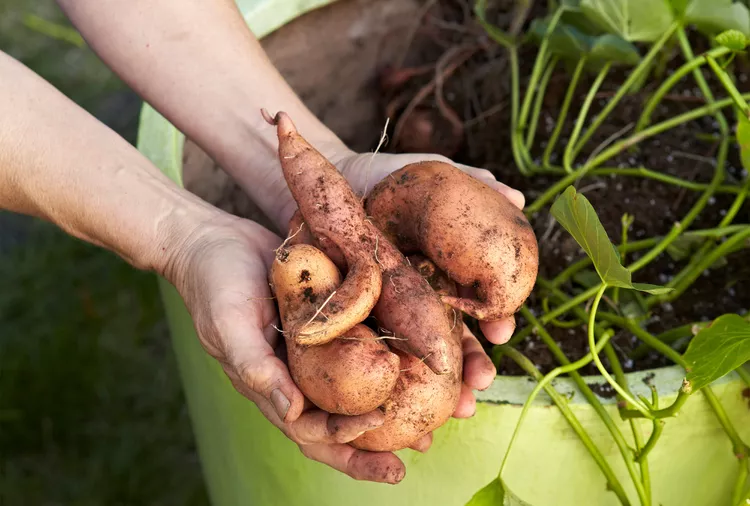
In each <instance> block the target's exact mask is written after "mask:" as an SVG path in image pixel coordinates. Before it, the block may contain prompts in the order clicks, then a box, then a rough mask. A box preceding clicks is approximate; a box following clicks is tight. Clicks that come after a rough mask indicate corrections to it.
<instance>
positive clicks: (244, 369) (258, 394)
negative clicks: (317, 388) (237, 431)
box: [225, 327, 305, 423]
mask: <svg viewBox="0 0 750 506" xmlns="http://www.w3.org/2000/svg"><path fill="white" fill-rule="evenodd" d="M269 329H270V330H267V329H266V330H264V331H261V330H260V329H257V328H256V329H253V330H252V331H251V332H250V334H251V335H247V331H245V332H243V333H242V334H244V335H242V334H239V335H238V336H237V337H238V338H237V339H234V340H233V342H234V343H242V344H241V345H240V346H234V347H233V348H232V351H231V353H230V354H229V356H228V357H227V359H226V362H225V370H226V372H227V374H228V375H229V376H230V379H231V380H232V383H234V384H235V386H236V387H237V386H240V385H241V386H242V387H243V388H238V390H239V391H240V393H242V394H243V395H245V396H246V397H248V398H250V400H252V401H253V402H255V403H256V404H260V403H262V404H266V406H260V405H259V406H258V407H259V408H261V410H262V411H263V412H264V413H266V416H269V415H270V413H268V408H272V410H273V412H274V413H275V415H276V416H278V419H279V421H281V422H283V423H289V422H293V421H295V420H296V419H297V418H299V416H300V415H301V414H302V411H303V409H304V404H305V397H304V395H303V394H302V392H301V391H300V389H299V388H297V385H296V384H295V383H294V381H293V380H292V377H291V376H290V374H289V369H288V367H287V365H286V364H285V363H284V362H283V361H282V360H281V359H280V358H279V357H277V356H276V354H275V353H274V350H273V348H271V345H270V344H268V341H267V340H266V337H265V336H264V335H263V334H264V332H269V333H270V332H276V330H275V329H274V328H273V327H269ZM252 334H256V335H255V336H253V335H252ZM282 346H283V344H282ZM238 384H239V385H238ZM247 391H249V392H251V393H252V394H254V395H252V396H249V395H247V393H249V392H247Z"/></svg>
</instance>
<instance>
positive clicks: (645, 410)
mask: <svg viewBox="0 0 750 506" xmlns="http://www.w3.org/2000/svg"><path fill="white" fill-rule="evenodd" d="M607 288H609V285H607V283H602V285H601V287H600V288H599V290H598V291H597V292H596V296H595V297H594V302H593V304H592V305H591V311H590V312H589V325H588V335H589V348H590V349H591V352H590V354H589V355H590V356H591V358H592V359H593V360H594V364H596V368H597V369H599V372H600V373H601V375H602V376H603V377H604V379H605V380H607V383H609V384H610V385H612V388H614V389H615V390H616V391H617V393H618V394H620V395H621V396H622V398H623V399H625V400H626V401H628V402H629V403H630V404H632V405H633V406H634V407H635V409H637V410H638V411H640V412H641V413H642V414H643V416H644V417H646V418H649V419H650V418H653V417H652V416H651V413H650V412H649V410H648V408H645V407H643V405H641V403H640V402H638V401H636V400H635V399H634V398H633V396H631V395H630V394H629V393H628V392H626V391H625V389H624V388H622V387H621V386H620V385H618V384H617V382H616V381H615V380H614V379H613V378H612V376H610V375H609V373H608V372H607V369H605V368H604V364H602V361H601V360H600V359H599V354H598V352H597V350H596V341H595V337H594V326H595V325H596V312H597V310H598V309H599V303H600V302H601V300H602V297H603V296H604V292H605V291H606V290H607Z"/></svg>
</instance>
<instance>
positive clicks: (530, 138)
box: [526, 56, 557, 152]
mask: <svg viewBox="0 0 750 506" xmlns="http://www.w3.org/2000/svg"><path fill="white" fill-rule="evenodd" d="M556 65H557V57H556V56H555V57H553V58H551V59H550V62H549V64H548V65H547V70H545V71H544V75H542V80H541V81H540V83H539V89H538V90H537V92H536V99H535V100H534V108H533V110H532V113H531V121H530V122H529V129H528V130H527V131H526V151H527V152H528V151H530V150H531V147H532V145H533V144H534V137H535V136H536V128H537V125H538V124H539V116H540V115H541V112H542V102H543V101H544V94H545V93H546V91H547V86H548V85H549V80H550V78H551V77H552V73H553V72H554V70H555V66H556Z"/></svg>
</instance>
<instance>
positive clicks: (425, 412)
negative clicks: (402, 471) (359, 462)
mask: <svg viewBox="0 0 750 506" xmlns="http://www.w3.org/2000/svg"><path fill="white" fill-rule="evenodd" d="M411 260H412V264H414V265H417V266H418V268H419V270H420V271H421V272H422V273H423V274H424V275H425V277H426V278H427V279H428V281H429V282H430V285H431V286H432V287H433V288H434V289H435V290H436V291H437V292H438V293H440V294H443V295H448V296H455V295H456V287H455V283H453V282H452V281H451V280H450V279H448V277H447V276H446V275H445V273H443V272H441V271H440V270H438V269H436V268H435V266H434V265H433V264H432V263H431V262H430V261H429V260H427V259H425V258H423V257H411ZM444 311H445V314H446V316H447V317H448V318H449V319H450V320H451V321H452V322H453V330H452V331H451V335H450V338H449V339H447V340H446V342H447V344H448V356H449V357H450V360H451V365H452V366H453V367H452V372H451V373H450V374H443V375H437V374H434V373H433V372H432V371H430V369H429V368H428V367H427V366H426V365H425V364H424V363H423V362H422V361H421V360H418V359H417V358H415V357H414V356H411V355H408V354H405V353H403V352H401V351H397V352H396V353H397V354H398V356H399V359H400V360H401V365H400V369H401V374H400V375H399V377H398V380H397V381H396V385H395V387H394V388H393V391H392V392H391V395H390V396H389V398H388V400H387V401H386V402H385V404H383V406H382V409H383V411H384V413H385V422H384V423H383V425H382V426H380V427H378V428H377V429H374V430H371V431H368V432H366V433H364V434H363V435H362V436H360V437H358V438H357V439H355V440H354V441H352V442H351V443H350V444H351V445H352V446H354V447H355V448H359V449H362V450H369V451H396V450H400V449H403V448H408V447H409V446H411V445H412V444H413V443H414V442H416V441H417V440H419V439H420V438H421V437H423V436H424V435H426V434H428V433H429V432H432V431H433V430H435V429H437V428H438V427H440V426H441V425H443V424H444V423H445V422H447V421H448V420H449V419H450V417H451V416H452V415H453V413H454V411H455V410H456V405H457V404H458V398H459V396H460V394H461V379H462V374H463V355H462V352H461V336H462V333H463V321H462V316H461V315H460V313H459V312H458V311H455V310H454V309H453V308H452V307H451V306H449V305H447V304H446V305H444ZM391 344H392V343H391Z"/></svg>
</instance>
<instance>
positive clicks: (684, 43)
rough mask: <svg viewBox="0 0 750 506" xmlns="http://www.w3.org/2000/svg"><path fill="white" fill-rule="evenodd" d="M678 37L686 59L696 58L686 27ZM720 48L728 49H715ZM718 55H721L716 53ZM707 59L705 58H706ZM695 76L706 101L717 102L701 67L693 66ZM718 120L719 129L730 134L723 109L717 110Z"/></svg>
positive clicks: (679, 32) (679, 31)
mask: <svg viewBox="0 0 750 506" xmlns="http://www.w3.org/2000/svg"><path fill="white" fill-rule="evenodd" d="M677 38H678V40H679V42H680V48H681V49H682V54H683V55H684V56H685V59H686V60H688V61H690V60H693V59H695V55H694V54H693V48H692V47H691V46H690V41H689V40H688V37H687V33H685V28H684V27H682V26H681V27H680V29H679V30H678V31H677ZM720 49H727V48H723V47H722V48H716V49H714V50H713V51H715V52H717V53H720V52H721V51H720ZM708 54H709V55H710V54H712V52H711V51H709V52H708ZM716 56H717V57H718V56H720V55H718V54H717V55H716ZM704 60H705V59H704ZM693 78H694V79H695V82H696V83H698V87H699V88H700V89H701V93H703V96H704V97H706V101H707V102H708V103H712V102H715V101H716V99H715V98H714V94H713V92H712V91H711V87H710V86H709V85H708V83H707V82H706V78H705V77H703V74H702V73H701V71H700V68H699V67H694V68H693ZM716 121H717V122H718V123H719V131H720V132H721V134H722V135H723V136H725V137H726V136H728V135H729V124H728V123H727V119H726V118H725V117H724V113H723V112H721V111H717V113H716Z"/></svg>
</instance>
